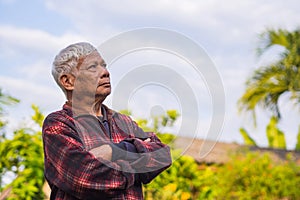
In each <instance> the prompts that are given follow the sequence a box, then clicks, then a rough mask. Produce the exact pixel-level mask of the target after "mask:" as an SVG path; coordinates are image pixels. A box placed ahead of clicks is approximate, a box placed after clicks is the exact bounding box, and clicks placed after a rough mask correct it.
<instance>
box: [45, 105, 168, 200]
mask: <svg viewBox="0 0 300 200" xmlns="http://www.w3.org/2000/svg"><path fill="white" fill-rule="evenodd" d="M105 109H106V111H107V118H108V123H109V125H110V126H109V127H110V133H111V134H109V133H107V131H106V130H105V128H104V127H103V125H102V124H101V123H99V119H98V118H96V117H94V116H91V115H83V116H80V117H77V118H75V119H74V118H73V116H72V111H71V107H70V106H69V105H67V104H65V105H64V106H63V109H62V110H60V111H57V112H54V113H51V114H50V115H48V116H47V117H46V119H45V121H44V124H43V142H44V154H45V178H46V179H47V181H48V183H49V185H50V187H51V200H52V199H55V200H63V199H64V200H67V199H72V200H75V199H97V200H98V199H115V200H118V199H122V200H123V199H125V200H131V199H143V193H142V183H149V182H150V181H151V180H152V179H153V178H155V177H156V176H157V175H158V174H159V173H161V172H162V171H163V170H165V169H166V168H168V167H169V166H170V165H171V156H170V149H169V147H168V146H167V145H165V144H162V143H161V141H160V140H159V139H158V138H157V137H156V136H155V134H153V133H145V132H143V131H142V129H140V128H139V127H138V126H137V124H136V123H135V122H134V121H132V120H131V118H130V117H128V116H126V115H122V114H120V113H117V112H115V111H112V110H110V109H108V108H107V107H105ZM145 138H150V139H151V142H144V141H143V140H144V139H145ZM122 140H125V141H128V142H131V143H132V144H134V145H135V147H136V149H137V152H138V153H139V155H141V156H140V158H138V159H137V160H136V161H134V162H132V163H129V162H128V161H126V160H117V161H115V162H110V161H107V160H104V159H102V158H97V157H95V156H94V155H93V154H92V153H90V152H89V150H91V149H93V148H95V147H97V146H100V145H103V144H111V143H112V142H114V143H118V142H120V141H122ZM150 152H152V153H150ZM155 152H158V153H155ZM141 169H142V170H143V171H141ZM134 172H138V173H134Z"/></svg>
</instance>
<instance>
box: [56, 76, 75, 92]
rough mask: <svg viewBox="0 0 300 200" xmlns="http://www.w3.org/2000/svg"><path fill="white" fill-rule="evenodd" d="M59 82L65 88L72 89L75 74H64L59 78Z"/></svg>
mask: <svg viewBox="0 0 300 200" xmlns="http://www.w3.org/2000/svg"><path fill="white" fill-rule="evenodd" d="M59 81H60V84H61V85H62V86H63V87H64V88H65V90H69V91H72V90H74V83H75V76H73V75H72V74H64V75H62V76H61V77H60V79H59Z"/></svg>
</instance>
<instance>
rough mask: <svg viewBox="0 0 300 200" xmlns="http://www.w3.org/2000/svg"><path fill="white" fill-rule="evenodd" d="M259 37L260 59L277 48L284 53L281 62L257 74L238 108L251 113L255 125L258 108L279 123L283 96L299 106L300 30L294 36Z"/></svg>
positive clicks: (268, 33)
mask: <svg viewBox="0 0 300 200" xmlns="http://www.w3.org/2000/svg"><path fill="white" fill-rule="evenodd" d="M260 36H261V39H262V40H261V41H262V43H261V46H260V47H259V48H258V54H259V55H262V54H263V53H265V52H266V51H267V50H268V49H269V48H271V47H273V46H276V45H279V46H281V47H283V49H284V50H283V52H282V53H281V54H280V59H279V60H278V61H276V62H274V63H271V64H270V65H268V66H262V67H260V68H259V69H257V70H256V71H254V73H253V75H252V76H251V77H250V78H249V79H248V81H247V82H246V91H245V93H244V94H243V95H242V97H241V98H240V99H239V101H238V106H239V110H240V111H244V112H245V111H251V112H252V114H253V117H254V121H255V119H256V116H255V109H256V107H257V106H261V107H262V108H263V109H266V110H269V111H271V112H272V114H273V115H274V116H275V117H277V118H278V119H280V116H281V113H280V110H279V107H278V101H279V98H280V97H281V95H282V94H284V93H288V94H289V97H290V100H291V101H293V102H295V103H296V104H299V103H300V29H298V30H296V31H293V32H289V31H287V30H282V29H278V30H272V29H268V30H267V31H265V32H264V33H262V34H261V35H260Z"/></svg>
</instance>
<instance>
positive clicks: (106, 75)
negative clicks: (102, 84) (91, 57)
mask: <svg viewBox="0 0 300 200" xmlns="http://www.w3.org/2000/svg"><path fill="white" fill-rule="evenodd" d="M100 78H109V71H108V70H107V68H106V67H103V68H102V70H101V72H100Z"/></svg>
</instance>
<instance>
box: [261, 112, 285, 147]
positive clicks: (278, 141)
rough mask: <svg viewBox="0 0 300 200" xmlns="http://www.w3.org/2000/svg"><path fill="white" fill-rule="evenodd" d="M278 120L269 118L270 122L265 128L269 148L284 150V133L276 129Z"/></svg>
mask: <svg viewBox="0 0 300 200" xmlns="http://www.w3.org/2000/svg"><path fill="white" fill-rule="evenodd" d="M277 124H278V119H277V118H276V117H274V116H273V117H271V119H270V122H269V124H268V126H267V128H266V133H267V138H268V142H269V147H271V148H281V149H286V142H285V137H284V133H283V132H282V131H281V130H280V129H279V128H278V127H277Z"/></svg>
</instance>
